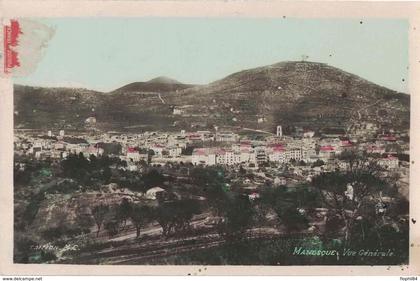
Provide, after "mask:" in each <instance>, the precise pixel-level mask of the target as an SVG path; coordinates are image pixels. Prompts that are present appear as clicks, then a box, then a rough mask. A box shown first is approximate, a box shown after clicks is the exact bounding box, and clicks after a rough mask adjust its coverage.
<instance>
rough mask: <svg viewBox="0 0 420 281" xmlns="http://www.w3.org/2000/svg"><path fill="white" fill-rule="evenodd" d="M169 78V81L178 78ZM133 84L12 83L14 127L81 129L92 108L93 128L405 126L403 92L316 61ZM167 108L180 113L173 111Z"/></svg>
mask: <svg viewBox="0 0 420 281" xmlns="http://www.w3.org/2000/svg"><path fill="white" fill-rule="evenodd" d="M163 80H164V81H165V79H163ZM155 82H157V83H158V84H160V85H163V84H165V83H162V79H158V81H153V80H152V81H149V82H139V83H150V84H152V85H153V84H154V83H155ZM168 82H169V83H166V85H171V87H172V86H173V85H177V84H176V83H175V84H174V83H173V81H171V80H169V81H168ZM130 85H131V86H130ZM136 85H143V84H136ZM182 85H183V84H182ZM133 87H134V86H133V84H129V85H127V86H125V87H122V88H120V89H119V90H116V91H114V92H111V93H107V94H103V93H98V92H93V91H87V90H80V89H48V88H45V89H43V88H38V89H34V88H29V87H22V86H16V87H15V110H16V111H17V112H18V115H17V116H16V122H15V126H20V127H25V128H33V127H39V126H41V127H42V126H47V125H48V126H56V125H57V124H61V123H63V124H64V123H65V124H67V126H73V127H77V128H83V120H84V119H85V118H87V117H88V116H90V115H92V114H94V115H95V116H96V117H97V120H98V127H99V128H100V129H116V128H118V129H124V128H125V129H133V130H146V129H148V130H153V129H166V130H172V129H173V130H178V129H181V128H184V129H189V128H191V126H195V125H198V126H201V127H203V128H212V127H213V126H215V125H217V126H230V127H237V128H240V127H247V128H255V129H264V130H270V131H274V128H275V126H276V125H277V124H282V125H283V126H284V127H288V126H296V125H297V126H302V127H307V128H313V129H319V128H325V127H340V128H345V129H349V128H351V127H352V126H353V125H355V124H364V123H367V122H369V123H375V124H377V125H379V126H382V127H384V128H388V127H394V128H403V129H407V128H409V117H410V96H409V95H407V94H403V93H398V92H395V91H392V90H389V89H387V88H384V87H381V86H378V85H376V84H374V83H371V82H369V81H367V80H364V79H362V78H360V77H358V76H356V75H353V74H350V73H347V72H344V71H342V70H340V69H338V68H335V67H332V66H328V65H326V64H322V63H314V62H282V63H277V64H273V65H269V66H264V67H259V68H254V69H249V70H244V71H240V72H237V73H234V74H232V75H229V76H227V77H225V78H223V79H221V80H218V81H215V82H213V83H210V84H208V85H204V86H191V85H189V86H188V87H186V88H183V89H180V88H178V89H172V90H167V89H154V90H153V91H149V90H150V89H148V88H147V89H144V88H141V87H140V88H141V89H140V88H136V87H137V86H136V87H134V88H136V90H135V91H133V90H132V89H133ZM139 89H140V90H139ZM74 97H76V98H74ZM174 107H177V108H180V110H181V112H178V114H176V115H174V114H173V113H172V109H173V108H174ZM92 108H95V111H94V113H92ZM77 116H78V117H77ZM258 120H259V121H258ZM60 122H61V123H60Z"/></svg>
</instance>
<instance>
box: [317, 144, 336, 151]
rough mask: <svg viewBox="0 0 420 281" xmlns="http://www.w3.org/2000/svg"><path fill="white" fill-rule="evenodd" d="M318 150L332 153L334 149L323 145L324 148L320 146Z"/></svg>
mask: <svg viewBox="0 0 420 281" xmlns="http://www.w3.org/2000/svg"><path fill="white" fill-rule="evenodd" d="M320 150H321V151H334V150H335V149H334V147H332V146H331V145H324V146H321V148H320Z"/></svg>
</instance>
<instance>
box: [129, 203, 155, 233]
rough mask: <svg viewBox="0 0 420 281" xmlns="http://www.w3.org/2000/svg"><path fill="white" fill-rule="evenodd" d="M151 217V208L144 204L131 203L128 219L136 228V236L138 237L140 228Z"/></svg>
mask: <svg viewBox="0 0 420 281" xmlns="http://www.w3.org/2000/svg"><path fill="white" fill-rule="evenodd" d="M152 219H153V210H152V209H151V208H150V207H149V206H146V205H141V204H133V205H132V207H131V212H130V220H131V222H132V223H133V225H134V227H135V228H136V238H139V237H140V230H141V228H142V227H143V226H144V225H145V224H146V223H148V222H150V221H151V220H152Z"/></svg>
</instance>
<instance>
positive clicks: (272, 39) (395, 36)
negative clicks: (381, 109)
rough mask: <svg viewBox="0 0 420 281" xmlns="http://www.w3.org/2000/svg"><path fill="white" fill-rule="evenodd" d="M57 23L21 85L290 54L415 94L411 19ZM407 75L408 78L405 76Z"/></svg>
mask: <svg viewBox="0 0 420 281" xmlns="http://www.w3.org/2000/svg"><path fill="white" fill-rule="evenodd" d="M43 22H44V23H46V24H48V25H50V26H52V27H54V28H55V30H56V31H55V35H54V37H53V38H52V40H51V41H50V42H49V46H48V48H47V51H46V54H45V56H44V57H43V59H42V61H41V62H40V64H39V65H38V67H37V69H36V71H35V72H34V73H33V74H31V75H30V76H28V77H25V78H16V81H15V82H16V83H20V84H26V85H38V86H60V85H62V86H66V85H69V84H70V83H72V84H74V85H77V86H82V87H85V88H90V89H96V90H104V91H108V90H113V89H115V88H118V87H120V86H122V85H124V84H126V83H130V82H134V81H146V80H149V79H152V78H154V77H156V76H168V77H171V78H173V79H176V80H179V81H181V82H184V83H194V84H205V83H208V82H212V81H214V80H217V79H220V78H223V77H224V76H226V75H229V74H231V73H233V72H237V71H240V70H243V69H247V68H253V67H258V66H263V65H268V64H273V63H277V62H280V61H286V60H300V59H301V57H302V55H307V56H309V59H308V60H310V61H317V62H324V63H328V64H329V65H332V66H335V67H338V68H341V69H343V70H345V71H348V72H351V73H354V74H357V75H359V76H361V77H363V78H366V79H368V80H370V81H372V82H375V83H377V84H380V85H383V86H386V87H388V88H391V89H394V90H398V91H402V92H408V83H407V80H408V79H407V78H408V27H409V26H408V22H407V21H406V20H395V19H390V20H384V19H363V23H362V24H360V20H356V19H348V20H347V19H346V20H343V19H336V20H333V19H330V20H325V19H290V18H286V19H283V18H278V19H251V18H249V19H246V18H230V19H228V18H227V19H215V18H208V19H207V18H189V19H186V18H184V19H181V18H131V19H127V18H125V19H122V18H90V19H82V18H77V19H74V18H73V19H70V18H69V19H45V20H43ZM403 79H404V80H405V81H403Z"/></svg>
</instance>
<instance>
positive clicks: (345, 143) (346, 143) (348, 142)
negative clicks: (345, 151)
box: [341, 140, 353, 146]
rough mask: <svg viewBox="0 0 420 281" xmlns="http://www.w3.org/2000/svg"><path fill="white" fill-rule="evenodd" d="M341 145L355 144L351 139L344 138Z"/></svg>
mask: <svg viewBox="0 0 420 281" xmlns="http://www.w3.org/2000/svg"><path fill="white" fill-rule="evenodd" d="M341 145H342V146H352V145H353V144H352V142H351V141H349V140H342V141H341Z"/></svg>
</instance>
